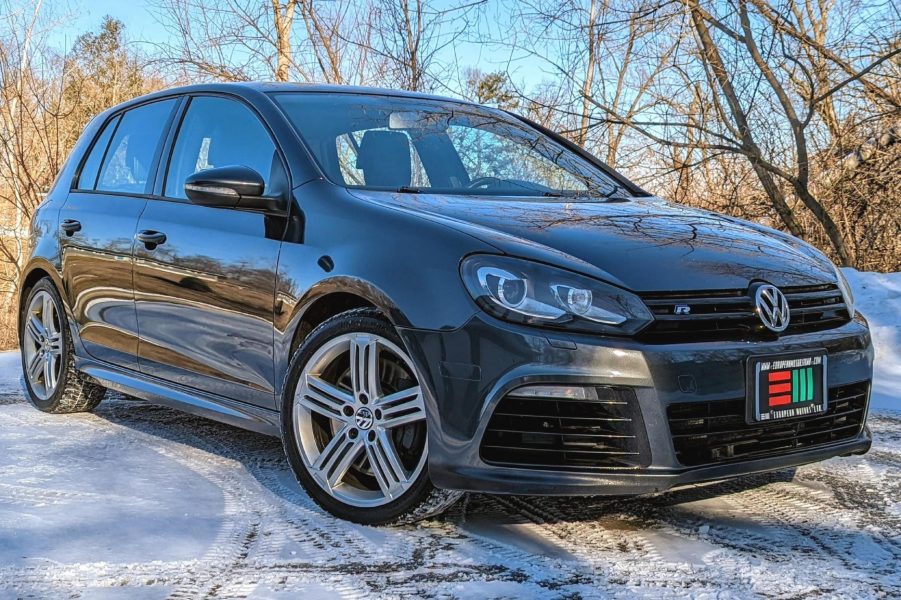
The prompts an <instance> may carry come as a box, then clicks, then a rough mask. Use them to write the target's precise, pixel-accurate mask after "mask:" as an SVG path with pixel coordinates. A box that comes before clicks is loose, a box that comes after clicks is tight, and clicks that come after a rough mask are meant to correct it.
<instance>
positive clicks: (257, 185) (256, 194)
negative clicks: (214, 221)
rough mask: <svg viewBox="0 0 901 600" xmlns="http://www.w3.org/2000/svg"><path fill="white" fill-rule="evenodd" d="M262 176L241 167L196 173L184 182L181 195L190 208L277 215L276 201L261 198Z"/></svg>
mask: <svg viewBox="0 0 901 600" xmlns="http://www.w3.org/2000/svg"><path fill="white" fill-rule="evenodd" d="M265 187H266V182H265V181H263V176H262V175H260V174H259V173H257V172H256V171H255V170H253V169H251V168H250V167H246V166H244V165H229V166H226V167H217V168H214V169H205V170H203V171H198V172H197V173H194V174H193V175H190V176H188V178H187V179H185V194H186V195H187V196H188V200H190V201H191V203H192V204H199V205H202V206H211V207H215V208H239V209H245V210H263V211H267V212H269V211H279V210H281V209H283V207H284V200H283V199H282V198H280V197H273V198H269V197H266V196H263V190H264V189H265Z"/></svg>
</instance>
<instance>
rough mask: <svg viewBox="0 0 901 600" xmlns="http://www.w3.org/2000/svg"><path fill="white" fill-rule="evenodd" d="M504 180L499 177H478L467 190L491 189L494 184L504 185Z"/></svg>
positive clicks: (470, 183)
mask: <svg viewBox="0 0 901 600" xmlns="http://www.w3.org/2000/svg"><path fill="white" fill-rule="evenodd" d="M503 181H504V180H503V179H501V178H499V177H476V178H475V179H473V180H472V181H470V182H469V185H467V186H466V188H467V189H470V190H474V189H477V188H485V189H486V190H487V189H490V188H491V187H492V185H491V184H493V183H502V182H503Z"/></svg>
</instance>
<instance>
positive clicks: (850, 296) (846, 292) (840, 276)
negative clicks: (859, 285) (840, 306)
mask: <svg viewBox="0 0 901 600" xmlns="http://www.w3.org/2000/svg"><path fill="white" fill-rule="evenodd" d="M832 268H833V269H835V278H836V280H837V283H838V289H840V290H841V292H842V296H844V298H845V306H847V307H848V314H849V315H851V318H852V319H853V318H854V293H853V292H852V291H851V284H850V283H848V280H847V279H846V278H845V274H844V273H842V270H841V269H840V268H839V267H837V266H835V265H832Z"/></svg>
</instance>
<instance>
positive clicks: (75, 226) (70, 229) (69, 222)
mask: <svg viewBox="0 0 901 600" xmlns="http://www.w3.org/2000/svg"><path fill="white" fill-rule="evenodd" d="M59 228H60V229H62V230H63V231H65V232H66V235H72V234H73V233H75V232H76V231H81V223H80V222H79V221H76V220H75V219H66V220H64V221H63V222H62V223H60V224H59Z"/></svg>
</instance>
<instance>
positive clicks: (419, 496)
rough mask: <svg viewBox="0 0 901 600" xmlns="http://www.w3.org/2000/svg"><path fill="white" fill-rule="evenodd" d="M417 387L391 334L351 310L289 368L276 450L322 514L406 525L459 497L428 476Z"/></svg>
mask: <svg viewBox="0 0 901 600" xmlns="http://www.w3.org/2000/svg"><path fill="white" fill-rule="evenodd" d="M421 386H422V384H421V380H420V377H419V375H418V373H417V370H416V367H415V365H414V364H413V361H412V360H411V359H410V357H409V356H408V354H407V352H406V351H405V350H404V348H403V346H402V343H401V341H400V338H399V337H398V336H397V333H396V331H395V330H394V328H393V327H392V326H391V325H390V323H388V322H387V321H386V320H385V319H384V318H383V317H381V316H380V315H379V314H378V313H377V312H374V311H370V310H358V311H351V312H348V313H344V314H343V315H339V316H337V317H334V318H332V319H330V320H329V321H326V322H325V323H323V324H322V325H321V326H320V327H319V328H317V329H316V331H314V332H312V333H311V334H310V335H309V336H308V338H307V340H306V341H305V342H304V344H303V345H302V346H301V348H300V349H299V351H298V352H297V354H296V355H295V357H294V360H292V365H291V374H290V375H289V386H288V387H287V389H286V394H290V396H289V397H288V401H287V402H286V406H285V407H283V421H282V422H283V427H284V430H285V431H284V433H285V450H286V452H287V454H288V459H289V461H290V462H291V464H292V467H294V469H295V471H296V472H297V475H298V479H299V480H300V482H301V483H302V484H303V485H304V487H306V488H307V490H308V491H309V492H310V494H311V496H313V498H314V499H316V500H317V501H318V502H319V503H320V504H321V505H322V506H324V507H325V508H326V509H328V510H330V511H331V512H333V513H335V514H337V515H338V516H341V517H342V518H346V519H351V520H355V521H358V522H364V523H384V522H391V521H398V520H415V519H417V518H422V517H425V516H428V515H430V514H435V513H436V512H439V511H440V510H441V509H443V508H444V507H446V506H447V505H449V504H450V503H452V502H453V501H454V500H456V498H457V497H458V496H459V495H458V494H457V493H456V492H445V491H442V490H436V489H435V488H433V487H432V486H431V482H430V481H429V479H428V473H427V467H426V464H427V455H428V445H427V436H426V433H427V421H426V404H425V401H424V395H423V389H422V387H421Z"/></svg>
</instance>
